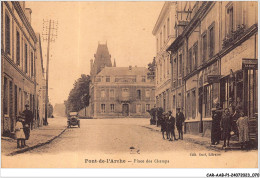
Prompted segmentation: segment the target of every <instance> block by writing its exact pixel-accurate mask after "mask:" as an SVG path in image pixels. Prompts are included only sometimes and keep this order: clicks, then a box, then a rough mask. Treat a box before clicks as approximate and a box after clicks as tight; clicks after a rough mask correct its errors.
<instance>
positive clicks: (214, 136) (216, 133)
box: [211, 105, 222, 145]
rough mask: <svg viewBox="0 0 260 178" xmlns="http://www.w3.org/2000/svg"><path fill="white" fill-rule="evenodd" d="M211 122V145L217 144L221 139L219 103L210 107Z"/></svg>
mask: <svg viewBox="0 0 260 178" xmlns="http://www.w3.org/2000/svg"><path fill="white" fill-rule="evenodd" d="M211 111H212V122H211V145H216V144H219V142H220V139H221V128H220V120H221V114H222V112H220V107H219V105H216V108H212V110H211Z"/></svg>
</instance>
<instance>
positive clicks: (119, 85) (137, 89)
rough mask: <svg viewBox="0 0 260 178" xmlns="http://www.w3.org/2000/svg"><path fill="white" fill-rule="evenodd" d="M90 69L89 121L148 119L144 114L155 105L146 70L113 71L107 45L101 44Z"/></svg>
mask: <svg viewBox="0 0 260 178" xmlns="http://www.w3.org/2000/svg"><path fill="white" fill-rule="evenodd" d="M95 64H98V65H95ZM91 66H92V68H91V74H92V75H91V79H92V80H91V85H90V96H91V97H90V104H89V107H90V116H91V117H93V118H115V117H149V113H148V112H147V110H150V109H151V107H153V106H154V104H155V97H154V96H155V84H154V81H152V80H150V79H148V78H147V73H148V69H147V68H145V67H132V66H129V67H116V66H115V62H114V67H112V65H111V55H110V54H109V51H108V48H107V45H102V44H99V46H98V49H97V52H96V54H95V61H94V62H93V61H91ZM82 112H83V111H82Z"/></svg>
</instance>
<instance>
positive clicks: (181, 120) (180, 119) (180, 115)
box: [176, 108, 185, 140]
mask: <svg viewBox="0 0 260 178" xmlns="http://www.w3.org/2000/svg"><path fill="white" fill-rule="evenodd" d="M184 121H185V118H184V115H183V113H182V112H181V108H177V113H176V127H177V130H178V133H179V139H182V140H183V130H182V126H183V123H184Z"/></svg>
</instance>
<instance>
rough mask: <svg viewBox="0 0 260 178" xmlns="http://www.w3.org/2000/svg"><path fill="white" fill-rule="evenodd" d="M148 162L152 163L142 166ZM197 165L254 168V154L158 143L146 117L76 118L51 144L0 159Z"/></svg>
mask: <svg viewBox="0 0 260 178" xmlns="http://www.w3.org/2000/svg"><path fill="white" fill-rule="evenodd" d="M195 155H196V156H195ZM243 158H246V159H243ZM26 159H29V160H30V161H25V160H26ZM100 159H103V160H106V159H110V161H111V160H112V159H113V160H118V159H122V160H126V163H124V164H122V163H113V165H112V162H113V161H112V162H110V163H111V164H108V163H107V164H104V163H100V162H98V161H99V160H100ZM147 159H150V160H152V161H153V164H150V165H149V164H142V162H143V161H144V162H145V161H147ZM14 160H15V163H12V164H10V162H12V161H14ZM48 160H51V161H48ZM95 160H96V161H97V163H95ZM183 160H186V161H183ZM240 160H247V161H245V162H243V163H240ZM198 161H200V164H199V167H205V168H207V167H224V166H225V167H245V165H246V166H247V167H257V151H255V150H251V151H232V152H228V151H227V152H225V151H223V150H214V149H208V147H206V146H205V145H199V144H194V143H192V142H189V141H187V140H185V135H184V140H178V141H173V142H169V141H168V140H163V139H162V136H161V133H160V132H158V131H156V130H153V129H149V119H93V120H91V119H81V128H78V127H73V128H68V129H67V130H66V131H65V132H64V133H63V134H62V135H61V136H60V137H58V138H57V139H55V140H54V141H53V142H51V143H50V144H47V145H45V146H42V147H39V148H36V149H34V150H31V151H28V152H25V153H23V154H19V155H15V156H3V157H2V166H3V167H5V164H6V165H8V164H9V165H17V167H20V166H21V167H83V168H84V167H111V166H113V167H161V168H163V167H179V168H180V167H190V168H195V167H198V164H196V163H197V162H198ZM238 163H240V164H238ZM244 163H245V164H244Z"/></svg>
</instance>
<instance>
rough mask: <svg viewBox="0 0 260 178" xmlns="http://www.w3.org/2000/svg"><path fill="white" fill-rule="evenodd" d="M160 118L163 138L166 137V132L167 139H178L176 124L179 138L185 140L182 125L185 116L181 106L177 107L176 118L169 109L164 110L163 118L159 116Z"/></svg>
mask: <svg viewBox="0 0 260 178" xmlns="http://www.w3.org/2000/svg"><path fill="white" fill-rule="evenodd" d="M159 120H160V124H161V132H162V136H163V139H165V137H164V135H165V133H166V136H167V139H169V141H173V140H178V139H176V137H175V126H176V128H177V130H178V133H179V139H182V140H183V129H182V126H183V123H184V120H185V118H184V115H183V113H182V112H181V111H180V108H177V113H176V118H175V117H174V116H172V112H171V111H168V112H164V113H163V114H162V116H161V118H159Z"/></svg>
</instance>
